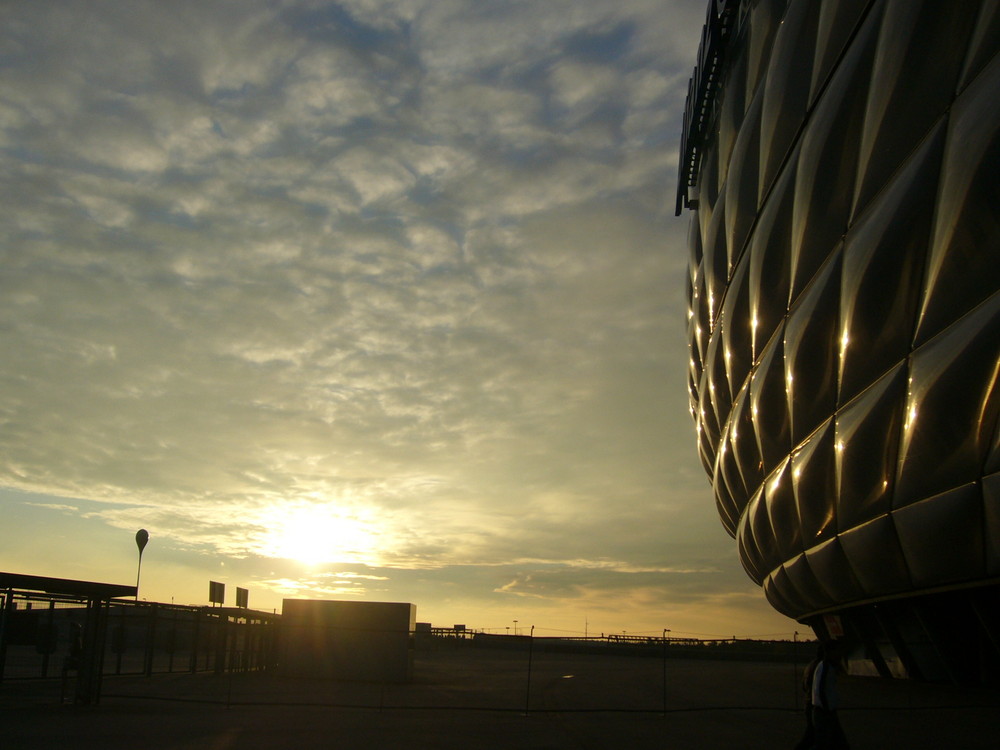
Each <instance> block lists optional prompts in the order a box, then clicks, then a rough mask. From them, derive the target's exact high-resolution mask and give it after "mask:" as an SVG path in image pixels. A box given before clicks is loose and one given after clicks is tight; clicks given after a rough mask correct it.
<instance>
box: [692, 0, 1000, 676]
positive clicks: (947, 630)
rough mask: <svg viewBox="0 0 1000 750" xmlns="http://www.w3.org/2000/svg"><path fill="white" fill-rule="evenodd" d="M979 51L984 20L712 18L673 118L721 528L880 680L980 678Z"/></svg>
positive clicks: (964, 10) (983, 487) (984, 665)
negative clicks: (687, 212) (682, 112)
mask: <svg viewBox="0 0 1000 750" xmlns="http://www.w3.org/2000/svg"><path fill="white" fill-rule="evenodd" d="M998 49H1000V4H998V3H996V2H993V1H985V2H980V1H979V0H968V1H967V2H917V1H915V0H823V2H819V1H818V0H758V1H754V0H743V1H742V2H737V1H735V0H730V1H729V2H727V1H726V0H712V2H710V4H709V12H708V23H707V24H706V28H705V33H704V35H703V39H702V46H701V50H700V53H699V60H698V67H697V68H696V70H695V75H694V77H693V79H692V81H691V88H690V93H689V98H688V103H687V114H686V118H685V125H684V136H683V138H684V140H683V143H682V148H681V161H680V177H679V186H678V195H677V213H678V214H680V212H681V209H682V208H685V207H686V208H689V209H692V210H693V214H692V221H691V232H690V251H691V267H690V268H691V272H690V279H689V289H688V291H689V298H690V322H689V342H690V355H691V360H690V397H691V410H692V415H693V417H694V420H695V422H696V425H697V440H698V451H699V454H700V456H701V460H702V462H703V464H704V467H705V470H706V471H707V472H708V474H709V475H710V476H711V478H712V485H713V488H714V492H715V498H716V503H717V506H718V510H719V515H720V516H721V518H722V522H723V524H724V526H725V527H726V529H727V530H728V531H729V533H730V534H731V535H733V536H734V537H735V538H736V540H737V542H738V544H739V550H740V557H741V559H742V561H743V565H744V567H745V568H746V571H747V573H748V574H749V575H750V577H751V578H753V580H755V581H756V582H757V583H759V584H760V585H761V586H762V587H763V588H764V591H765V593H766V595H767V598H768V600H769V601H770V602H771V604H773V606H774V607H775V608H776V609H778V610H779V611H781V612H783V613H785V614H787V615H789V616H791V617H794V618H796V619H797V620H799V621H800V622H804V623H808V624H809V625H811V626H812V627H813V628H814V629H815V630H816V631H817V633H818V634H819V635H821V636H829V635H835V634H836V632H833V633H831V632H830V631H831V630H833V631H839V630H841V629H842V630H843V633H844V636H845V637H846V638H847V639H848V640H849V641H850V642H851V643H853V644H854V645H855V646H856V649H855V654H860V653H863V655H864V656H865V657H867V658H868V659H870V660H871V662H870V663H871V664H872V665H873V667H874V668H875V669H877V670H878V671H879V672H880V673H882V674H885V675H889V674H895V675H903V674H907V675H910V676H914V677H918V678H929V679H947V678H950V679H953V680H957V681H979V680H984V679H991V677H990V676H991V675H993V676H995V675H996V674H998V673H1000V671H998V667H1000V589H998V583H997V582H998V580H1000V436H998V433H997V414H998V408H1000V394H998V389H997V377H998V342H1000V291H998V290H1000V219H998V217H1000V213H998V210H997V209H998V206H1000V176H998V175H1000V158H998V156H1000V57H998V55H997V52H998ZM830 615H833V616H832V617H830ZM992 679H995V677H993V678H992Z"/></svg>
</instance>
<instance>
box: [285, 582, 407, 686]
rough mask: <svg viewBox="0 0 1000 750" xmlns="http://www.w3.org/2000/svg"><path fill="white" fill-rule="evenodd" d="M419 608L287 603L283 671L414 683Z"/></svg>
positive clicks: (391, 604) (392, 604) (386, 604)
mask: <svg viewBox="0 0 1000 750" xmlns="http://www.w3.org/2000/svg"><path fill="white" fill-rule="evenodd" d="M416 613H417V607H416V605H415V604H405V603H397V602H350V601H317V600H310V599H285V600H284V602H283V604H282V615H281V646H280V651H279V653H280V661H279V670H280V671H281V673H282V674H285V675H289V676H297V677H325V678H328V679H334V680H352V681H359V682H409V681H410V680H411V679H412V676H413V648H412V633H413V631H414V628H415V625H416Z"/></svg>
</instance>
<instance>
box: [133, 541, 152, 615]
mask: <svg viewBox="0 0 1000 750" xmlns="http://www.w3.org/2000/svg"><path fill="white" fill-rule="evenodd" d="M148 542H149V532H148V531H146V530H145V529H139V530H138V531H137V532H135V546H136V547H138V548H139V567H138V569H137V570H136V572H135V600H136V601H139V576H140V575H142V551H143V550H144V549H146V544H147V543H148Z"/></svg>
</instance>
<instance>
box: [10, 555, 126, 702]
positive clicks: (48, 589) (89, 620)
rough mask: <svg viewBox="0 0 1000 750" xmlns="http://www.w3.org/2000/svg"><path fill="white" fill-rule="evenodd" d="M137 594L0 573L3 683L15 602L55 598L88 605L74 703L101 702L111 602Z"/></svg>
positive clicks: (111, 586) (114, 587) (91, 583)
mask: <svg viewBox="0 0 1000 750" xmlns="http://www.w3.org/2000/svg"><path fill="white" fill-rule="evenodd" d="M137 591H138V589H137V587H135V586H126V585H120V584H112V583H97V582H94V581H77V580H72V579H69V578H49V577H46V576H33V575H24V574H21V573H3V572H0V597H2V599H3V604H2V607H0V681H2V680H3V670H4V662H5V660H6V658H5V657H6V652H7V639H6V632H7V627H6V625H7V619H8V617H9V616H10V613H11V612H13V611H14V607H15V600H16V599H18V598H20V599H30V598H31V597H32V595H39V594H44V595H46V596H48V597H50V598H53V599H62V600H64V601H72V602H80V603H85V604H86V610H87V612H86V618H85V620H84V625H83V633H82V639H81V640H82V643H81V649H80V655H79V659H78V660H77V662H76V664H75V668H76V687H75V691H74V698H73V702H74V703H77V704H80V705H91V704H96V703H99V702H100V697H101V673H102V669H101V665H102V663H103V660H104V642H105V631H106V629H107V621H108V617H107V608H108V602H109V601H110V600H111V599H117V598H119V597H126V596H131V597H134V596H136V593H137Z"/></svg>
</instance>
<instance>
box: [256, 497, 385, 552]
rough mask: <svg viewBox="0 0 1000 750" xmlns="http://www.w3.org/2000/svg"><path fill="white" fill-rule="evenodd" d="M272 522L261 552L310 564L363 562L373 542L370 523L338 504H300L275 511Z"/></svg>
mask: <svg viewBox="0 0 1000 750" xmlns="http://www.w3.org/2000/svg"><path fill="white" fill-rule="evenodd" d="M270 525H271V531H269V532H268V533H267V535H266V537H265V538H264V540H263V550H262V552H263V553H264V554H265V555H267V556H268V557H276V558H282V559H287V560H297V561H298V562H301V563H305V564H307V565H317V564H319V563H327V562H363V561H365V560H367V558H368V557H369V556H370V553H371V551H372V549H373V546H374V535H373V534H372V533H371V530H370V529H369V528H368V524H367V523H366V522H365V521H363V520H361V519H358V518H357V517H354V516H351V515H349V514H347V513H344V512H343V511H342V510H340V509H337V508H329V507H324V506H301V507H298V508H294V509H292V510H290V511H285V510H282V511H280V512H275V514H274V517H273V520H272V521H271V523H270Z"/></svg>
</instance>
